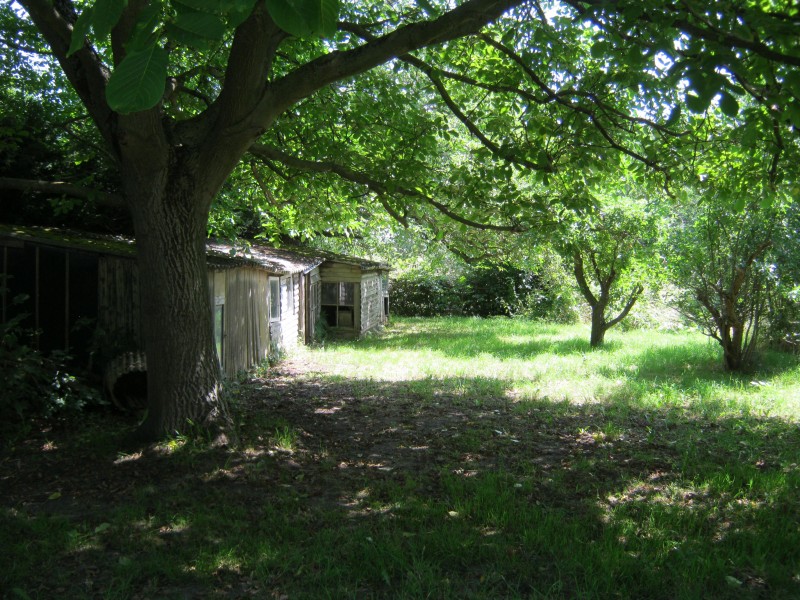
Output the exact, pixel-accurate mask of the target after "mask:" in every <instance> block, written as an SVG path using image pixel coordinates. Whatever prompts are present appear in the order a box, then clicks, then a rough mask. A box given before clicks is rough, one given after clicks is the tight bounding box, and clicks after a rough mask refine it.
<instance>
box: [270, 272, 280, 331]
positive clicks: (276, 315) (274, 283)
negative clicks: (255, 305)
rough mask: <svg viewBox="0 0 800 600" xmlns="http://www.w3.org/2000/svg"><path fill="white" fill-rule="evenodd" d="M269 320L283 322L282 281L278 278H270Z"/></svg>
mask: <svg viewBox="0 0 800 600" xmlns="http://www.w3.org/2000/svg"><path fill="white" fill-rule="evenodd" d="M269 320H270V321H280V320H281V280H280V279H279V278H278V277H270V278H269Z"/></svg>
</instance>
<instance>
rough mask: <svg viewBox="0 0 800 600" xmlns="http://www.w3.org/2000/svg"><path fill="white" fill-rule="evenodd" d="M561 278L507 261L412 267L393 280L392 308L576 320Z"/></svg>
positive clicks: (426, 313)
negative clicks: (459, 269) (443, 269)
mask: <svg viewBox="0 0 800 600" xmlns="http://www.w3.org/2000/svg"><path fill="white" fill-rule="evenodd" d="M563 280H564V279H563V277H562V278H560V279H559V278H557V277H550V274H549V273H534V272H532V271H528V270H524V269H519V268H517V267H514V266H511V265H508V264H489V263H484V264H479V265H477V266H473V267H469V268H468V269H467V270H465V272H464V273H463V274H461V275H460V276H455V275H444V276H443V275H431V274H429V273H420V272H411V273H405V274H404V275H402V276H401V277H398V278H395V279H393V280H392V282H391V306H392V312H393V313H394V314H397V315H402V316H414V317H434V316H479V317H491V316H509V317H513V316H522V317H526V318H533V319H543V320H545V319H546V320H551V321H557V322H562V323H566V322H574V321H575V320H576V318H577V314H578V313H577V306H576V303H575V301H574V298H573V293H572V291H571V288H566V287H565V286H564V285H563Z"/></svg>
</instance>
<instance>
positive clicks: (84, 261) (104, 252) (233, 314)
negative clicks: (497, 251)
mask: <svg viewBox="0 0 800 600" xmlns="http://www.w3.org/2000/svg"><path fill="white" fill-rule="evenodd" d="M0 253H1V254H0V267H1V270H0V277H1V278H0V284H3V283H4V285H0V317H2V320H3V322H7V321H8V320H9V319H11V318H13V317H14V316H16V315H20V314H26V315H28V316H27V317H26V320H25V322H24V325H25V326H28V327H30V328H31V329H35V330H37V331H39V332H40V334H39V336H38V344H39V347H40V348H41V349H42V350H44V351H52V350H69V352H70V353H71V354H72V355H73V356H75V357H76V358H77V359H78V360H80V361H81V362H83V364H89V365H91V366H94V367H95V369H97V370H103V369H106V368H108V367H109V365H113V368H114V371H115V373H116V371H119V372H120V373H124V372H125V371H126V369H128V370H131V369H134V368H144V365H145V364H146V362H145V359H144V356H143V355H142V353H141V348H142V344H141V339H142V338H141V326H140V324H141V317H140V309H139V281H138V270H137V267H136V262H135V253H136V246H135V243H134V241H133V240H130V239H126V238H122V237H115V236H101V235H95V234H89V233H82V232H81V233H78V232H68V231H62V230H57V229H45V228H24V227H12V226H5V225H0ZM208 264H209V270H208V279H209V282H208V283H209V287H208V289H209V298H210V300H211V307H212V310H211V315H209V317H210V319H211V320H212V322H213V325H214V335H215V341H216V348H217V355H218V357H219V359H220V365H221V367H222V369H223V371H224V372H225V373H226V374H227V375H233V374H235V373H237V372H239V371H243V370H248V369H250V368H252V367H253V366H255V365H258V364H259V363H261V362H262V361H264V360H265V359H267V358H268V357H269V356H270V354H272V353H278V352H282V351H287V350H291V349H292V348H293V347H295V346H296V345H297V344H298V342H300V343H303V342H306V343H307V342H310V341H312V340H313V339H314V337H315V334H316V332H317V327H318V323H319V322H320V321H323V322H325V323H326V325H327V327H328V328H329V329H330V330H331V331H332V332H338V333H341V334H344V335H352V336H358V335H361V334H363V333H365V332H367V331H369V330H371V329H374V328H376V327H379V326H380V325H382V324H383V323H384V322H385V320H386V317H387V315H388V300H386V299H385V298H384V297H385V295H386V293H387V288H386V285H385V281H386V275H387V274H388V267H386V266H385V265H382V264H380V263H374V262H369V261H362V260H359V259H355V258H351V257H346V256H341V255H334V254H327V253H320V252H317V251H313V250H308V249H293V250H287V249H276V248H270V247H267V246H262V245H257V244H250V243H240V244H236V245H232V244H229V243H223V242H214V241H210V242H209V243H208ZM114 361H116V363H114Z"/></svg>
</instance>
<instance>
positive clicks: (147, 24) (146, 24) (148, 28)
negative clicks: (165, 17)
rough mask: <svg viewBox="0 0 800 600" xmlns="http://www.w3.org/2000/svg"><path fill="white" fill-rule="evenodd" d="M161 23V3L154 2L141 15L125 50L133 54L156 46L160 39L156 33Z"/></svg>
mask: <svg viewBox="0 0 800 600" xmlns="http://www.w3.org/2000/svg"><path fill="white" fill-rule="evenodd" d="M160 23H161V2H158V1H153V2H152V3H150V4H148V5H147V6H146V7H145V8H144V9H143V10H142V12H141V13H139V18H138V19H136V25H134V26H133V33H131V37H130V39H129V40H128V43H127V44H125V49H126V50H127V51H128V52H133V51H136V50H144V49H145V48H148V47H150V46H153V45H155V43H156V40H157V39H158V38H157V36H156V34H155V32H156V28H157V27H158V25H159V24H160Z"/></svg>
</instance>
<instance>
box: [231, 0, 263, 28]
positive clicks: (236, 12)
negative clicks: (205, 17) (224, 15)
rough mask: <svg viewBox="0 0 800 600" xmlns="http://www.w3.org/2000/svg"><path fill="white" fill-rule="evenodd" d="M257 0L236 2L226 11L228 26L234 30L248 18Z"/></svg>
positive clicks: (237, 0)
mask: <svg viewBox="0 0 800 600" xmlns="http://www.w3.org/2000/svg"><path fill="white" fill-rule="evenodd" d="M256 2H257V0H236V2H234V5H233V6H232V7H231V9H230V11H228V26H229V27H232V28H234V29H235V28H236V27H238V26H239V25H241V24H242V23H244V21H245V20H246V19H247V17H249V16H250V13H252V12H253V7H254V6H255V5H256Z"/></svg>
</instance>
